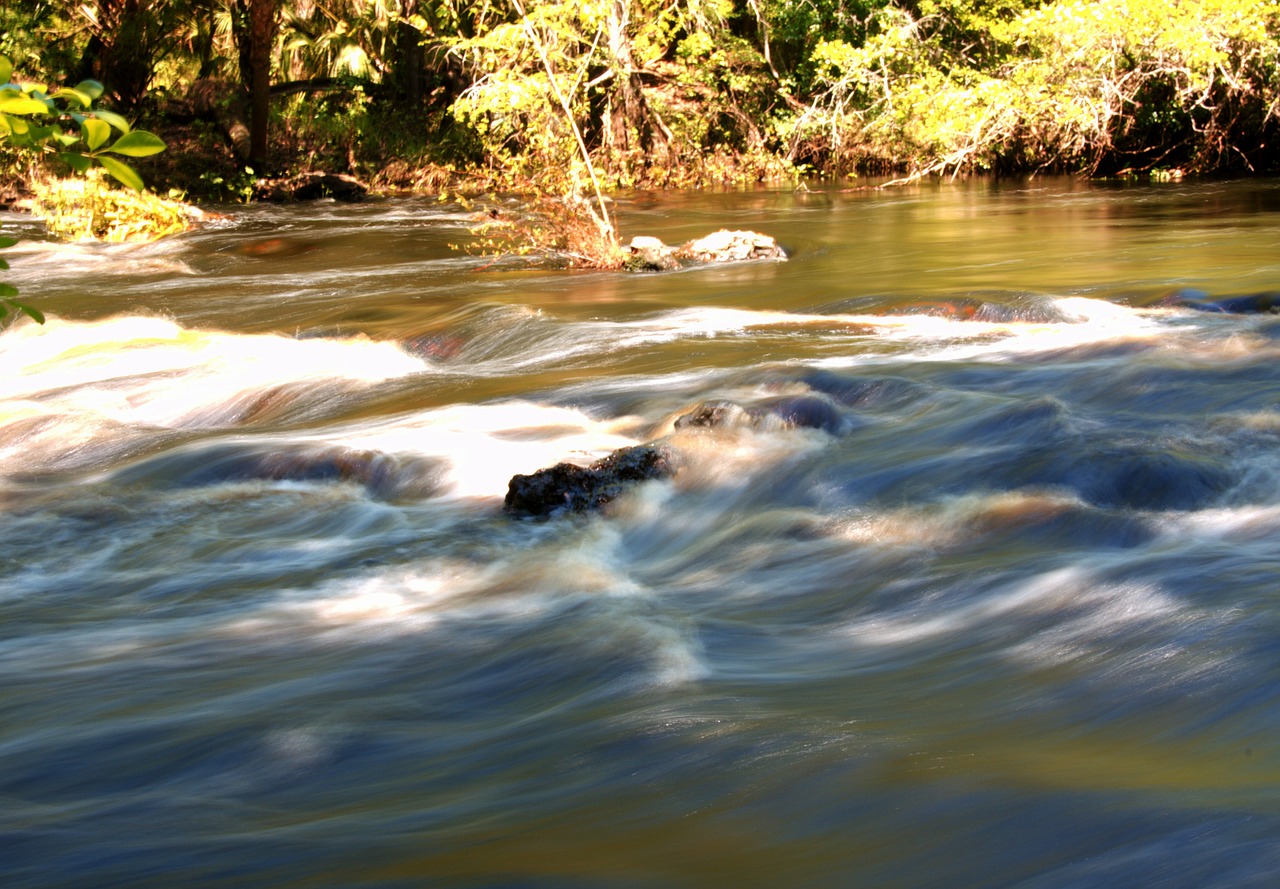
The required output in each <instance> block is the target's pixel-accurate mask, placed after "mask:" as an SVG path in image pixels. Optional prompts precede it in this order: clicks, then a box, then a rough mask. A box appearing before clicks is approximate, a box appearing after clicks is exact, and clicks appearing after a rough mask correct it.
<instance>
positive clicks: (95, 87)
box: [76, 80, 103, 99]
mask: <svg viewBox="0 0 1280 889" xmlns="http://www.w3.org/2000/svg"><path fill="white" fill-rule="evenodd" d="M76 89H78V90H79V91H80V92H82V93H84V94H85V95H86V96H88V97H89V98H90V99H101V98H102V93H103V86H102V84H100V83H98V81H96V80H82V81H80V82H79V83H77V84H76Z"/></svg>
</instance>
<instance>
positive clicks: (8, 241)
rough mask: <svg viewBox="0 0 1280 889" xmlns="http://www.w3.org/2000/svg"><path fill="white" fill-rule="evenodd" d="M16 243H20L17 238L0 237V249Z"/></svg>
mask: <svg viewBox="0 0 1280 889" xmlns="http://www.w3.org/2000/svg"><path fill="white" fill-rule="evenodd" d="M16 243H18V239H17V238H5V237H0V250H3V249H4V248H5V247H12V246H13V245H14V244H16Z"/></svg>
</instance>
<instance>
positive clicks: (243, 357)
mask: <svg viewBox="0 0 1280 889" xmlns="http://www.w3.org/2000/svg"><path fill="white" fill-rule="evenodd" d="M425 368H426V365H425V364H424V363H423V362H422V361H421V360H420V359H417V358H414V357H412V356H410V355H408V354H406V353H405V352H403V351H401V350H400V349H399V348H398V347H397V346H396V345H394V344H392V343H379V342H373V341H370V340H367V339H364V338H360V337H357V338H351V339H308V340H295V339H292V338H289V337H284V336H276V335H270V334H232V333H224V332H220V331H202V330H190V329H186V328H183V327H181V326H179V325H177V324H175V323H173V322H171V321H167V320H164V319H160V318H146V317H118V318H111V319H106V320H103V321H95V322H74V321H62V320H58V319H49V321H48V323H46V324H45V325H43V326H39V325H34V324H27V325H21V326H19V327H17V328H16V329H14V330H11V331H8V332H6V333H5V334H4V335H3V336H0V403H3V404H5V405H6V408H5V410H4V412H3V413H2V414H0V446H3V447H4V448H5V454H6V456H7V457H10V458H12V457H24V459H29V460H32V461H35V462H36V463H40V462H51V461H54V460H56V459H57V455H58V454H60V453H68V452H70V451H72V450H74V449H76V448H79V447H83V446H84V445H86V444H88V443H91V442H92V441H94V440H95V439H97V438H100V437H102V438H106V439H110V438H112V437H113V436H118V435H120V434H121V431H122V430H124V432H125V433H127V432H128V431H130V430H134V431H136V430H139V429H145V428H151V429H156V428H159V429H190V428H217V427H222V426H230V425H234V424H235V423H236V421H237V420H238V419H239V418H240V416H241V415H242V414H243V412H244V410H245V407H246V404H247V403H252V402H253V401H254V400H255V399H257V398H259V397H261V396H264V395H268V394H270V393H271V392H273V391H275V390H277V389H279V388H280V387H282V386H298V387H307V388H314V387H316V386H321V385H324V384H326V383H328V384H337V385H352V384H355V385H360V384H364V385H367V384H372V383H377V382H382V381H385V380H388V379H394V378H399V377H403V376H407V375H411V374H414V373H420V372H422V371H423V370H424V369H425ZM36 421H45V422H44V423H43V424H38V423H37V422H36ZM37 427H39V428H37ZM6 430H7V434H6ZM28 468H30V467H29V466H28Z"/></svg>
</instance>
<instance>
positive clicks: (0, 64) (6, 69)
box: [0, 56, 13, 83]
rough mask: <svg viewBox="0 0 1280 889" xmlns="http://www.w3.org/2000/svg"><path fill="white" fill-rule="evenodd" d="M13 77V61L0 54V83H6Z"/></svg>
mask: <svg viewBox="0 0 1280 889" xmlns="http://www.w3.org/2000/svg"><path fill="white" fill-rule="evenodd" d="M12 77H13V62H10V61H9V59H8V57H6V56H0V83H8V82H9V80H10V78H12Z"/></svg>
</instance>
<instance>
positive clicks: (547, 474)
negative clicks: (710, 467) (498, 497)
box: [502, 444, 677, 518]
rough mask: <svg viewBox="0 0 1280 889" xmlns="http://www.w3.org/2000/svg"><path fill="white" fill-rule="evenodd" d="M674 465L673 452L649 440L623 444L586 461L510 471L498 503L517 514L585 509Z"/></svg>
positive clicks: (534, 515) (665, 474)
mask: <svg viewBox="0 0 1280 889" xmlns="http://www.w3.org/2000/svg"><path fill="white" fill-rule="evenodd" d="M676 467H677V460H676V456H675V453H674V452H673V451H671V450H670V449H669V448H667V447H664V446H662V445H651V444H650V445H636V446H635V447H629V448H622V449H621V450H618V451H614V452H613V453H612V454H610V455H609V456H607V457H605V458H604V459H602V460H597V461H596V462H595V463H592V464H591V465H590V466H575V465H574V464H572V463H557V464H556V465H555V466H552V467H551V468H550V469H540V470H538V471H537V472H535V473H533V474H532V475H516V476H513V477H512V479H511V482H510V484H509V485H508V486H507V496H506V499H505V500H504V501H503V504H502V508H503V510H504V511H505V512H506V513H508V514H509V515H512V516H516V517H518V518H542V517H546V516H551V515H554V514H556V513H561V512H587V511H589V510H594V509H599V508H600V507H602V506H604V505H605V504H607V503H610V502H611V501H613V500H614V499H616V498H617V497H618V496H619V495H620V494H622V493H623V492H624V491H626V490H627V489H628V488H630V487H632V486H634V485H635V484H637V483H638V482H643V481H649V480H651V479H661V478H668V477H670V476H672V475H674V474H675V471H676Z"/></svg>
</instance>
